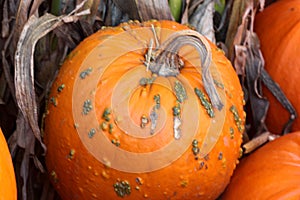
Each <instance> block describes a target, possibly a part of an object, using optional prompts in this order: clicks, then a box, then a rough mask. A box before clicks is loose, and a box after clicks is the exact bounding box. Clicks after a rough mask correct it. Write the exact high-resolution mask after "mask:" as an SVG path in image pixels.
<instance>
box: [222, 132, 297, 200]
mask: <svg viewBox="0 0 300 200" xmlns="http://www.w3.org/2000/svg"><path fill="white" fill-rule="evenodd" d="M299 149H300V132H294V133H290V134H287V135H285V136H283V137H281V138H278V139H276V140H275V141H272V142H270V143H268V144H266V145H265V146H263V147H262V148H260V149H258V150H257V151H256V152H254V153H253V154H251V155H250V156H249V157H246V158H245V159H243V160H242V161H241V162H240V164H239V165H238V167H237V169H236V170H235V172H234V175H233V176H232V180H231V182H230V184H229V185H228V188H227V189H226V191H225V192H224V195H223V196H222V199H224V200H227V199H228V200H231V199H243V200H252V199H261V200H264V199H289V200H293V199H295V200H296V199H299V198H300V187H299V185H300V179H299V177H300V151H299Z"/></svg>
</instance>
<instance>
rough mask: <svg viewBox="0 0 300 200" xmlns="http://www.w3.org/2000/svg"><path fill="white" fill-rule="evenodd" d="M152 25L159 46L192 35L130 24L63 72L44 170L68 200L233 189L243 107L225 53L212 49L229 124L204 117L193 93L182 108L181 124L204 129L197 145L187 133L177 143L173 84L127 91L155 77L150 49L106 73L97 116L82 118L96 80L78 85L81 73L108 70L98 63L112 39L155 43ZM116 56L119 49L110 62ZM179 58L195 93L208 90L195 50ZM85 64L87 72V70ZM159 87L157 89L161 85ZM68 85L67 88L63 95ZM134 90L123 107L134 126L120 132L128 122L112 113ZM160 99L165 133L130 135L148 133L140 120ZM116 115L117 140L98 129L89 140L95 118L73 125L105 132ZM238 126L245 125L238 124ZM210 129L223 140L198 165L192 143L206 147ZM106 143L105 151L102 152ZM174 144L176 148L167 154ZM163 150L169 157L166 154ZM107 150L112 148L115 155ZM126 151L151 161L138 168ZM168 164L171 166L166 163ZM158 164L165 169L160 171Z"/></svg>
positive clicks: (97, 40) (104, 34)
mask: <svg viewBox="0 0 300 200" xmlns="http://www.w3.org/2000/svg"><path fill="white" fill-rule="evenodd" d="M152 25H153V27H155V29H156V30H157V32H160V34H159V38H160V41H164V40H166V39H167V38H168V34H170V32H169V31H171V32H175V31H179V30H188V29H189V28H188V27H187V26H184V25H181V24H178V23H176V22H171V21H151V22H144V23H138V22H132V23H124V24H121V25H120V26H118V27H115V28H106V29H104V30H100V31H98V32H97V33H95V34H93V35H92V36H90V37H88V38H86V39H85V40H84V41H83V42H82V43H81V44H79V46H78V47H77V48H76V49H75V50H74V51H73V52H72V53H71V54H70V55H69V57H68V59H67V60H66V61H65V62H64V64H63V66H62V67H61V70H60V72H59V74H58V77H57V79H56V81H55V82H54V83H53V86H52V90H51V92H50V96H49V98H50V103H49V105H48V108H47V115H46V118H45V130H44V141H45V144H46V146H47V148H48V150H47V154H46V165H47V168H48V171H49V175H50V179H51V181H52V183H53V185H54V187H55V188H56V190H57V191H58V193H59V194H60V196H61V197H62V199H117V198H118V197H120V196H122V197H125V198H128V199H135V200H136V199H170V198H171V199H181V200H182V199H193V198H198V199H215V198H217V197H218V196H219V195H220V193H221V192H222V191H223V190H224V189H225V187H226V185H227V184H228V182H229V179H230V177H231V175H232V173H233V170H234V169H235V166H236V163H237V162H238V157H239V156H240V144H241V142H242V138H241V132H242V131H243V126H244V121H245V113H244V111H243V102H244V101H243V92H242V90H241V86H240V84H239V80H238V78H237V76H236V74H235V71H234V70H233V68H232V66H231V64H230V62H229V61H228V60H227V59H226V58H225V56H224V54H223V52H222V51H220V50H219V49H218V48H217V47H216V46H214V45H213V44H210V46H211V51H212V58H213V61H214V63H215V67H216V69H217V70H218V71H219V73H218V72H217V71H214V72H213V75H214V76H217V73H218V74H219V75H220V77H219V78H221V81H222V85H221V86H219V87H218V88H217V90H218V92H219V93H220V94H222V100H223V103H224V107H223V108H222V111H224V116H222V117H223V118H222V119H224V120H225V121H222V122H218V121H217V118H210V117H209V116H208V114H207V110H206V109H204V107H203V106H202V105H201V103H200V100H199V99H197V97H196V96H195V94H194V93H193V92H188V94H189V96H188V99H187V100H186V101H189V103H186V104H184V107H183V108H182V113H183V115H184V116H185V117H183V120H184V121H183V123H185V124H190V125H191V126H193V125H194V124H199V125H200V127H201V128H199V127H198V126H196V127H197V129H196V131H195V133H194V135H192V136H191V137H190V136H189V134H188V133H187V132H189V131H187V132H183V133H182V137H181V138H179V139H178V140H175V139H174V136H173V117H174V115H173V112H172V108H173V106H174V105H176V97H175V95H174V93H173V92H171V90H170V89H169V88H168V87H169V86H168V84H167V83H168V82H169V81H170V80H172V79H174V77H168V78H165V77H157V79H156V80H155V81H154V83H153V84H152V85H150V86H149V85H146V86H139V85H138V84H137V86H135V87H134V88H133V89H132V88H127V86H128V85H131V84H136V81H137V82H138V80H140V79H141V78H143V77H145V76H147V77H149V76H148V75H149V73H150V74H151V72H149V71H148V72H147V71H146V67H145V66H144V65H143V60H145V58H144V56H145V52H146V49H145V47H143V48H140V49H139V50H136V51H128V52H126V53H125V54H123V55H121V56H120V57H118V58H116V59H115V60H114V61H113V62H111V63H110V64H109V65H108V67H107V68H106V69H105V70H103V71H104V73H103V74H102V76H101V78H100V80H96V82H95V83H93V84H95V85H96V88H95V89H94V90H92V91H91V93H90V94H93V95H95V99H96V100H95V103H94V104H93V106H92V109H94V110H95V114H94V115H95V116H92V115H90V114H91V113H88V114H87V115H86V116H85V114H83V112H84V111H85V110H84V109H83V108H82V105H84V102H86V99H85V97H82V90H84V87H88V86H89V85H91V81H93V80H92V77H91V76H92V75H93V74H92V73H90V74H88V75H87V76H86V77H84V78H83V79H82V77H81V78H79V77H80V75H86V74H82V72H86V71H82V70H86V69H89V68H88V67H89V66H93V65H97V66H102V65H104V64H103V63H104V62H105V60H102V61H100V60H97V61H96V60H94V59H97V55H103V54H104V53H110V52H109V51H102V52H101V51H100V50H99V49H97V48H101V47H105V45H103V44H104V43H105V42H106V39H107V38H110V37H113V36H117V35H118V34H124V33H125V34H128V32H129V31H130V32H131V34H132V35H134V37H133V38H137V37H140V38H141V39H143V37H144V38H146V40H147V41H149V39H150V38H151V37H152V35H151V29H150V27H151V26H152ZM141 27H142V28H145V27H148V28H147V30H148V31H149V30H150V34H149V32H143V31H144V29H143V30H142V32H141V34H137V33H136V32H134V31H138V30H139V28H141ZM126 30H127V31H126ZM131 34H129V35H131ZM130 37H131V36H130ZM134 40H135V39H134ZM122 41H125V45H128V46H131V45H133V42H132V44H131V43H130V42H128V41H127V39H126V38H124V39H121V41H120V42H121V43H122ZM135 41H137V40H135ZM138 41H140V40H138ZM126 42H127V43H126ZM112 43H113V42H112ZM112 43H111V42H110V45H114V43H113V44H112ZM116 43H117V42H116ZM139 43H140V42H139ZM115 52H117V49H115V51H114V52H112V54H114V53H115ZM94 53H96V54H94ZM181 54H183V55H185V57H184V58H183V59H186V60H185V64H184V67H183V68H182V69H181V71H180V76H182V77H184V78H182V79H181V80H182V81H184V80H187V81H188V84H189V85H191V88H192V89H194V87H197V88H199V89H200V90H204V88H203V84H202V78H201V74H199V73H198V72H197V71H196V69H195V67H193V65H190V62H188V61H187V60H188V59H192V58H196V59H198V58H199V56H197V55H198V54H197V52H196V51H195V50H194V49H193V48H189V47H187V48H184V50H183V51H181ZM85 62H86V64H84V63H85ZM82 66H83V67H82ZM120 66H121V67H120ZM97 69H98V68H93V70H90V71H92V72H96V70H97ZM135 70H137V71H135ZM150 77H151V76H150ZM78 79H79V80H78ZM166 80H167V81H166ZM156 81H157V82H159V83H157V84H156ZM120 83H121V84H120ZM76 84H83V85H82V86H81V87H79V88H77V86H78V85H76ZM62 85H63V86H64V87H63V89H62ZM124 87H125V89H124ZM59 88H60V89H59ZM74 88H76V89H74ZM120 88H121V89H120ZM187 88H188V87H187ZM61 89H62V90H61ZM129 89H132V91H131V93H130V95H129V96H130V98H129V99H128V100H127V101H125V103H126V104H124V105H125V108H126V109H125V110H123V111H124V112H127V111H128V110H129V116H130V117H128V118H130V121H128V122H126V123H123V124H122V122H123V121H126V120H127V119H126V118H124V117H123V118H122V117H121V119H118V115H117V114H116V111H115V110H116V109H117V108H116V109H114V103H115V101H117V102H118V101H122V98H123V97H122V95H124V91H125V93H126V91H127V92H128V90H129ZM77 92H78V94H77ZM156 94H159V95H160V98H161V99H160V106H161V107H162V109H163V112H164V113H162V114H161V115H160V116H162V118H164V122H163V123H162V124H160V125H159V123H160V122H158V126H161V127H160V128H158V129H159V130H158V131H156V133H154V134H153V135H152V136H151V135H150V134H149V132H147V131H146V133H144V132H139V133H135V132H134V131H131V128H132V129H133V128H136V130H137V131H139V130H145V129H142V128H141V127H140V120H141V116H142V115H143V114H145V113H149V111H150V112H151V109H152V106H153V105H155V104H153V101H154V98H153V96H155V95H156ZM77 100H80V101H81V102H80V103H78V104H77V103H76V102H75V101H77ZM124 105H123V106H124ZM156 105H157V104H156ZM191 106H192V107H191ZM232 106H235V108H236V112H235V114H236V117H237V118H238V119H237V118H236V119H235V117H234V114H233V112H231V111H230V108H232ZM111 107H112V109H111V110H112V113H113V114H112V115H110V116H109V117H111V118H114V119H113V120H112V119H111V120H110V119H108V121H110V122H112V123H113V124H114V129H113V132H112V133H109V131H107V130H105V131H103V130H104V129H103V126H101V125H100V128H95V129H94V130H95V131H97V133H95V134H91V133H93V132H91V128H90V127H91V126H90V124H92V122H91V121H93V120H94V119H92V118H91V120H90V121H89V120H87V121H86V122H85V123H83V122H81V121H79V122H78V121H77V119H75V118H76V117H77V118H80V117H83V118H85V117H89V116H92V117H94V118H95V119H96V121H97V123H98V124H101V123H103V121H105V120H104V119H103V114H104V110H105V109H106V108H111ZM115 107H117V106H115ZM121 107H122V106H121ZM76 110H77V111H76ZM76 112H78V113H77V114H78V115H77V114H76ZM215 113H216V116H217V115H218V114H217V113H218V111H216V110H215ZM121 114H122V112H121ZM122 120H123V121H122ZM236 120H239V124H238V123H237V121H236ZM128 123H133V124H135V126H129V125H128ZM74 125H75V126H74ZM121 125H122V127H121ZM149 126H150V124H148V125H146V128H147V127H149ZM183 127H184V125H183V126H182V129H184V128H183ZM80 128H81V130H83V133H84V135H85V138H84V136H82V135H81V134H82V132H80V130H79V129H80ZM210 128H212V129H214V130H217V129H218V130H220V135H219V136H218V137H217V138H216V141H215V144H214V145H212V149H209V150H208V152H207V153H208V154H207V155H205V156H204V155H203V156H198V157H196V156H195V155H194V153H193V151H192V148H193V141H194V140H197V141H198V142H199V146H201V145H202V144H203V143H204V142H203V141H205V139H204V136H205V134H206V132H207V130H210ZM216 128H217V129H216ZM188 130H189V129H188ZM88 134H90V135H89V136H91V137H90V138H89V137H87V136H86V135H88ZM138 134H140V135H138ZM213 134H214V131H212V133H209V134H208V135H209V136H211V138H212V139H213V136H212V135H213ZM100 136H104V138H102V139H99V138H100ZM97 137H98V139H97ZM186 137H190V138H189V139H187V140H186V139H184V138H186ZM82 138H83V139H82ZM95 139H97V140H95ZM106 140H107V141H109V143H110V144H109V145H108V144H107V146H105V145H106V144H104V141H106ZM101 141H102V142H103V143H102V144H100V142H101ZM110 141H112V142H113V143H114V144H112V142H110ZM116 141H119V142H120V145H119V146H118V147H117V146H116V145H115V144H116ZM93 142H95V143H93ZM174 143H175V144H176V145H175V146H173V147H172V148H170V149H168V147H169V146H172V145H173V144H174ZM91 144H92V145H91ZM89 145H90V146H89ZM166 146H168V147H166ZM165 147H166V149H164V148H165ZM97 148H98V149H97ZM104 148H110V150H108V149H104ZM102 149H104V151H105V152H106V153H107V152H108V154H109V153H110V152H112V151H113V152H115V151H117V150H118V149H122V151H121V150H120V151H118V153H117V154H111V155H110V156H111V157H114V156H115V157H116V158H117V159H115V160H114V159H113V158H107V157H101V156H99V154H100V153H99V152H101V151H102ZM169 150H170V154H168V155H166V153H165V152H168V151H169ZM201 150H202V149H200V151H201ZM124 151H126V152H130V153H133V154H134V155H137V156H139V155H141V156H143V155H148V154H149V155H150V156H149V159H146V160H143V161H140V162H139V161H136V160H135V162H133V161H131V159H133V160H134V158H132V157H133V156H132V157H126V156H122V155H123V153H124ZM179 151H182V153H180V154H179V155H177V157H176V158H175V159H174V158H173V157H172V156H173V155H176V154H178V152H179ZM158 152H160V153H158ZM130 153H129V154H130ZM153 155H156V156H153ZM130 156H131V154H130ZM168 156H171V157H172V158H171V157H168ZM147 158H148V157H147ZM169 159H170V160H172V161H168V160H169ZM128 160H129V161H128ZM151 161H153V162H151ZM122 162H124V163H122ZM114 163H118V164H114ZM166 163H167V164H166ZM160 164H161V166H158V165H160ZM112 165H114V167H113V166H112ZM124 166H125V167H126V168H124ZM118 168H121V169H120V170H119V169H118ZM129 185H130V189H129ZM122 187H123V188H127V190H130V194H127V193H126V191H125V190H122V189H120V188H122ZM122 192H123V193H122ZM127 192H128V191H127Z"/></svg>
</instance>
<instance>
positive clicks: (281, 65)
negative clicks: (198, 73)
mask: <svg viewBox="0 0 300 200" xmlns="http://www.w3.org/2000/svg"><path fill="white" fill-rule="evenodd" d="M255 32H256V33H257V35H258V36H259V39H260V42H261V51H262V53H263V56H264V59H265V68H266V70H267V71H268V72H269V74H270V75H271V77H272V78H273V79H274V80H275V81H276V82H277V83H278V84H279V85H280V87H281V88H282V90H283V92H284V93H285V95H286V96H287V98H288V99H289V100H290V102H291V103H292V105H293V106H294V107H295V109H296V111H297V113H298V114H299V113H300V105H299V102H300V95H299V93H300V88H299V83H300V81H299V74H300V57H299V52H300V45H299V44H300V37H299V34H300V1H299V0H290V1H285V0H281V1H278V2H275V3H273V4H271V5H270V6H269V7H267V8H266V9H265V10H264V11H263V12H261V13H259V14H258V15H257V16H256V19H255ZM264 94H265V95H266V97H267V98H268V100H269V101H270V109H269V112H268V114H267V118H266V123H267V125H268V128H269V129H270V131H272V132H274V133H280V132H281V131H282V129H283V126H284V124H285V123H286V122H287V120H288V119H289V113H288V112H287V111H286V110H285V109H284V108H283V107H282V106H281V105H280V103H279V102H278V101H277V100H276V99H275V97H274V96H273V95H272V94H271V93H270V92H269V91H268V90H264ZM292 130H293V131H298V130H300V119H299V117H298V119H296V121H295V123H294V125H293V127H292Z"/></svg>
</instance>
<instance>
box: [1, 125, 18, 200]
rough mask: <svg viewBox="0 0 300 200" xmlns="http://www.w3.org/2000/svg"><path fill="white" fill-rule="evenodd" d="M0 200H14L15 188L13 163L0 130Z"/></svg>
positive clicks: (15, 197) (15, 195)
mask: <svg viewBox="0 0 300 200" xmlns="http://www.w3.org/2000/svg"><path fill="white" fill-rule="evenodd" d="M0 180H1V187H0V200H8V199H11V200H16V199H17V186H16V178H15V172H14V167H13V163H12V160H11V156H10V152H9V150H8V146H7V143H6V140H5V138H4V135H3V133H2V130H1V129H0Z"/></svg>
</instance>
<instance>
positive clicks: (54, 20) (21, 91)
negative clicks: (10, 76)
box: [15, 2, 84, 150]
mask: <svg viewBox="0 0 300 200" xmlns="http://www.w3.org/2000/svg"><path fill="white" fill-rule="evenodd" d="M83 3H84V2H83ZM83 3H82V4H81V5H79V6H77V8H76V9H75V10H74V11H72V12H71V14H73V13H75V12H76V11H78V10H79V9H80V8H81V7H82V6H83ZM71 14H70V15H67V16H61V17H55V16H54V15H50V14H45V15H44V16H42V17H40V18H37V17H36V16H34V15H33V16H31V17H30V18H29V20H28V21H27V23H26V24H25V25H24V28H23V31H22V33H21V35H20V38H19V42H18V45H17V50H16V54H15V88H16V99H17V103H18V106H19V108H20V110H21V112H22V114H23V116H24V118H25V120H26V121H28V123H29V125H30V127H31V129H32V131H33V134H34V136H35V137H36V139H37V140H38V141H39V142H40V144H41V146H42V147H43V148H44V150H46V146H45V145H44V144H43V142H42V139H41V134H40V129H39V126H38V111H37V110H38V109H37V102H36V100H37V99H36V94H35V86H34V62H33V53H34V50H35V45H36V43H37V41H38V40H39V39H40V38H42V37H43V36H45V35H46V34H47V33H49V32H50V31H52V30H53V29H55V28H56V27H58V26H60V25H62V24H63V22H64V21H65V20H67V21H68V22H69V21H70V19H73V20H77V16H76V15H71ZM72 17H73V18H72Z"/></svg>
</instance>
